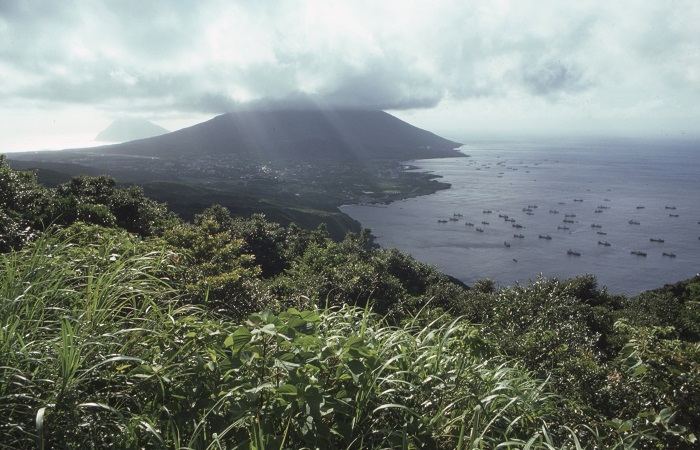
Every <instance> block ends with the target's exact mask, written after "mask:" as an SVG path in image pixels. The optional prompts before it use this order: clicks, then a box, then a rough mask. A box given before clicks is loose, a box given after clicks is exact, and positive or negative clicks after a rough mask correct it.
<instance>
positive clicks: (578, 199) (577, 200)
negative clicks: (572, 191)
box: [574, 198, 583, 202]
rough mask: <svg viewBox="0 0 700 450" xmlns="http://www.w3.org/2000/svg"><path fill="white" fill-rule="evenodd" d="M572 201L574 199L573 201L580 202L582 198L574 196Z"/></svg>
mask: <svg viewBox="0 0 700 450" xmlns="http://www.w3.org/2000/svg"><path fill="white" fill-rule="evenodd" d="M574 201H575V202H582V201H583V199H582V198H575V199H574Z"/></svg>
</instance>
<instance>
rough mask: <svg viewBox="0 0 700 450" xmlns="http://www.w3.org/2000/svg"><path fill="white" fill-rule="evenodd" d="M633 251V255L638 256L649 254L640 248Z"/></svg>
mask: <svg viewBox="0 0 700 450" xmlns="http://www.w3.org/2000/svg"><path fill="white" fill-rule="evenodd" d="M631 253H632V254H633V255H637V256H647V254H646V253H645V252H640V251H639V250H634V251H632V252H631Z"/></svg>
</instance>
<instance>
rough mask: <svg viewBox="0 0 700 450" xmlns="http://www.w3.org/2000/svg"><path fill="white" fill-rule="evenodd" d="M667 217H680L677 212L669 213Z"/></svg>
mask: <svg viewBox="0 0 700 450" xmlns="http://www.w3.org/2000/svg"><path fill="white" fill-rule="evenodd" d="M668 217H680V216H679V215H678V214H669V215H668Z"/></svg>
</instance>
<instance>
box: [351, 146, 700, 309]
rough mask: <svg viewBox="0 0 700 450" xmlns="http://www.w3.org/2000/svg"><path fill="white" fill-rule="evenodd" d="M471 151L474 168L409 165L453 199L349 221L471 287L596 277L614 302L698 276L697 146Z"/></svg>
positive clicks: (416, 201)
mask: <svg viewBox="0 0 700 450" xmlns="http://www.w3.org/2000/svg"><path fill="white" fill-rule="evenodd" d="M468 142H469V144H467V145H465V146H463V147H462V148H461V149H460V151H461V152H462V153H465V154H468V155H469V156H468V157H464V158H446V159H428V160H419V161H410V162H408V163H407V164H411V165H414V166H417V167H418V168H417V169H414V170H419V171H421V172H432V173H434V174H437V175H440V176H442V177H443V178H442V181H445V182H448V183H450V184H451V185H452V186H451V188H450V189H447V190H444V191H438V192H437V193H435V194H432V195H428V196H422V197H416V198H411V199H406V200H403V201H399V202H394V203H391V204H389V205H346V206H343V207H342V208H341V209H342V210H343V211H344V212H345V213H347V214H349V215H350V216H351V217H353V218H354V219H356V220H358V221H359V222H360V223H361V224H362V225H363V226H364V227H368V228H371V229H372V232H373V234H374V235H375V236H376V237H377V243H378V244H379V245H381V246H383V247H397V248H399V249H400V250H402V251H405V252H408V253H411V254H412V255H413V256H415V257H416V258H417V259H418V260H420V261H423V262H426V263H429V264H434V265H436V266H437V267H438V268H439V269H441V270H442V271H444V272H445V273H447V274H449V275H452V276H454V277H456V278H458V279H460V280H462V281H464V282H465V283H467V284H473V283H474V282H475V281H477V280H479V279H483V278H490V279H493V280H495V281H496V283H497V284H498V285H508V286H512V285H515V284H527V283H528V282H529V281H530V280H536V279H537V277H538V276H539V275H540V274H543V275H544V276H547V277H559V278H569V277H573V276H577V275H583V274H593V275H595V276H596V278H597V280H598V284H599V286H601V287H602V286H606V287H607V288H608V290H609V291H610V292H612V293H620V294H627V295H635V294H637V293H639V292H642V291H645V290H648V289H653V288H656V287H661V286H662V285H664V284H666V283H674V282H676V281H680V280H683V279H686V278H690V277H692V276H694V275H696V274H697V273H698V271H700V177H699V176H698V172H699V171H698V169H700V142H698V141H694V140H689V139H688V140H683V139H676V140H672V139H653V140H652V139H644V140H642V139H632V138H615V139H612V138H597V139H593V138H558V139H544V138H527V139H471V140H469V141H468ZM485 211H491V212H490V213H489V212H485ZM567 215H568V216H569V217H565V216H567ZM499 216H500V217H499ZM504 216H507V218H506V217H504ZM506 219H507V220H506ZM565 219H566V220H567V222H565V221H564V220H565ZM468 223H471V224H473V225H471V226H469V225H468ZM516 224H517V225H519V226H522V228H516V227H515V226H514V225H516ZM477 228H479V229H481V230H483V231H478V230H477ZM516 235H518V236H522V237H516ZM547 237H549V238H547ZM660 241H663V242H660ZM606 243H608V244H609V245H606ZM633 252H635V253H633ZM671 255H672V256H671Z"/></svg>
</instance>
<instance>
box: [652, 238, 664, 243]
mask: <svg viewBox="0 0 700 450" xmlns="http://www.w3.org/2000/svg"><path fill="white" fill-rule="evenodd" d="M649 240H650V241H651V242H663V241H664V240H663V239H654V238H649Z"/></svg>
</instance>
